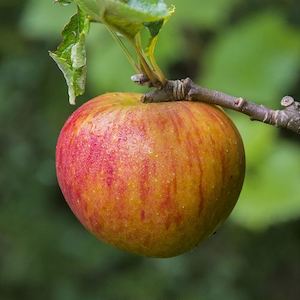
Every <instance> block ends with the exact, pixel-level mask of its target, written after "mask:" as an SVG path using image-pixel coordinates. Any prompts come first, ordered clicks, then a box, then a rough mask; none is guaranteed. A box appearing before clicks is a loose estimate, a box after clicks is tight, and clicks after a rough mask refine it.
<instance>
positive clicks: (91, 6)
mask: <svg viewBox="0 0 300 300" xmlns="http://www.w3.org/2000/svg"><path fill="white" fill-rule="evenodd" d="M75 2H76V4H77V5H78V6H79V7H80V8H81V9H82V10H83V11H84V12H86V13H87V14H88V15H90V17H91V18H92V19H94V20H95V21H98V22H102V23H105V24H106V25H108V26H110V27H112V28H114V29H115V30H116V31H118V32H119V33H121V34H123V35H125V36H127V37H129V38H131V39H133V38H134V37H135V36H136V35H137V33H139V32H140V31H141V30H142V28H144V26H145V24H147V27H148V28H149V26H150V27H151V23H153V24H155V25H153V26H157V24H158V23H159V22H164V20H166V19H167V18H169V17H170V15H171V14H172V13H173V12H174V9H173V8H171V9H168V7H167V5H166V4H165V3H164V1H163V0H149V1H146V0H127V1H126V0H123V1H117V0H115V1H113V0H75ZM160 28H161V26H160ZM160 28H159V29H160ZM158 31H159V30H158ZM157 33H158V32H157Z"/></svg>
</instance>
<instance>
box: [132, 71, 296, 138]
mask: <svg viewBox="0 0 300 300" xmlns="http://www.w3.org/2000/svg"><path fill="white" fill-rule="evenodd" d="M132 80H133V81H134V82H135V83H137V84H141V85H144V84H148V81H147V78H145V77H144V76H143V75H140V74H138V75H134V76H132ZM143 101H144V102H145V103H151V102H166V101H168V102H169V101H198V102H204V103H208V104H214V105H219V106H222V107H224V108H228V109H232V110H235V111H237V112H240V113H243V114H245V115H248V116H249V117H250V119H251V120H253V121H260V122H263V123H266V124H269V125H273V126H276V127H282V128H286V129H289V130H291V131H293V132H296V133H297V134H299V135H300V102H297V101H295V100H294V99H293V98H292V97H290V96H286V97H284V98H283V99H282V100H281V106H282V107H283V108H282V109H281V110H273V109H270V108H267V107H265V106H263V105H258V104H256V103H253V102H250V101H248V100H246V99H244V98H240V97H234V96H230V95H227V94H224V93H221V92H218V91H213V90H209V89H206V88H203V87H201V86H198V85H196V84H195V83H194V82H193V81H192V80H191V79H189V78H186V79H183V80H168V81H167V83H166V84H165V85H164V86H162V87H160V88H158V89H155V90H154V91H152V92H150V93H147V94H145V95H144V97H143Z"/></svg>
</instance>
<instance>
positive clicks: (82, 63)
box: [50, 10, 90, 104]
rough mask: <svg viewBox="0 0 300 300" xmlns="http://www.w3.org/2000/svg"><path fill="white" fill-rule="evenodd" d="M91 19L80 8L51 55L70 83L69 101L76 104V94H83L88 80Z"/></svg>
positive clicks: (68, 83)
mask: <svg viewBox="0 0 300 300" xmlns="http://www.w3.org/2000/svg"><path fill="white" fill-rule="evenodd" d="M89 26H90V20H89V18H88V17H87V15H86V14H85V13H83V12H82V11H81V10H78V13H77V14H76V15H74V16H73V17H72V18H71V20H70V22H69V24H68V25H67V26H66V27H65V28H64V30H63V33H62V36H63V41H62V43H61V44H60V45H59V47H58V48H57V50H56V51H55V52H50V56H51V57H52V58H53V59H54V61H55V62H56V63H57V65H58V67H59V68H60V70H61V71H62V72H63V74H64V77H65V79H66V82H67V85H68V93H69V102H70V104H75V99H76V96H79V95H82V94H83V93H84V90H85V81H86V50H85V39H86V35H87V33H88V31H89Z"/></svg>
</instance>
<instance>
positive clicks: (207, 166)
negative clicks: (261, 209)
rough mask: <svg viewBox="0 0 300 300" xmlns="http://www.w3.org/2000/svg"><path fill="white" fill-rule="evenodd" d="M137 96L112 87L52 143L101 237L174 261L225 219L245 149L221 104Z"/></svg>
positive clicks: (65, 184)
mask: <svg viewBox="0 0 300 300" xmlns="http://www.w3.org/2000/svg"><path fill="white" fill-rule="evenodd" d="M141 97H142V95H141V94H134V93H109V94H104V95H102V96H99V97H97V98H95V99H93V100H90V101H88V102H87V103H85V104H84V105H82V106H81V107H80V108H79V109H77V110H76V111H75V112H74V113H73V114H72V115H71V117H70V118H69V119H68V121H67V122H66V123H65V125H64V127H63V129H62V131H61V133H60V136H59V139H58V142H57V148H56V170H57V178H58V182H59V185H60V188H61V190H62V192H63V195H64V197H65V199H66V201H67V203H68V205H69V206H70V208H71V209H72V211H73V213H74V214H75V215H76V217H77V218H78V219H79V220H80V222H81V223H82V224H83V225H84V226H85V227H86V228H87V229H88V230H89V231H90V232H91V233H92V234H94V235H95V236H97V237H98V238H99V239H101V240H103V241H105V242H107V243H109V244H112V245H114V246H116V247H118V248H120V249H123V250H126V251H129V252H132V253H135V254H139V255H144V256H149V257H172V256H176V255H179V254H181V253H184V252H186V251H188V250H190V249H192V248H194V247H195V246H197V245H198V244H199V242H201V241H202V240H204V239H205V238H206V237H208V236H209V235H211V234H212V233H213V232H214V231H215V230H216V228H217V227H218V226H219V225H220V224H221V223H222V222H223V221H224V220H225V219H226V218H227V217H228V216H229V214H230V212H231V211H232V209H233V207H234V206H235V204H236V202H237V200H238V197H239V194H240V191H241V188H242V185H243V180H244V174H245V158H244V147H243V143H242V140H241V137H240V135H239V133H238V131H237V129H236V127H235V126H234V124H233V123H232V121H231V120H230V119H229V117H228V116H227V115H226V114H225V113H224V112H223V111H222V110H221V109H220V108H218V107H215V106H210V105H207V104H204V103H194V102H187V101H182V102H172V103H171V102H170V103H168V102H164V103H157V104H156V103H151V104H144V103H142V102H141Z"/></svg>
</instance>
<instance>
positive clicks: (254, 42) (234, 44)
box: [0, 0, 300, 300]
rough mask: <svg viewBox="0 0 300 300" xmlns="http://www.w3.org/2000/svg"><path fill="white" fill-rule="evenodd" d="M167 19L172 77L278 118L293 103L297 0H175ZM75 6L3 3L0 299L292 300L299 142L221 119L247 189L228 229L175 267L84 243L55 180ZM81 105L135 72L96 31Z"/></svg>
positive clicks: (163, 49) (299, 270)
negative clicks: (235, 141)
mask: <svg viewBox="0 0 300 300" xmlns="http://www.w3.org/2000/svg"><path fill="white" fill-rule="evenodd" d="M167 2H169V3H174V4H176V6H177V12H176V14H175V16H174V17H173V18H172V19H171V20H170V21H169V23H168V24H167V26H166V27H165V29H164V31H163V33H162V34H161V39H160V42H159V46H158V48H159V49H158V51H157V54H158V60H159V62H160V64H161V66H162V68H163V69H164V70H165V71H166V73H167V74H168V76H169V78H173V79H174V78H184V77H186V76H190V77H192V78H193V79H194V80H195V81H196V82H198V83H199V84H202V85H204V86H207V87H210V88H214V89H219V90H222V91H224V92H228V93H230V94H233V95H237V96H244V97H249V98H250V99H252V100H256V101H257V102H260V103H262V104H265V105H269V106H272V107H274V108H277V107H279V103H280V99H281V97H282V96H284V95H291V96H294V97H295V98H296V99H298V100H299V99H300V2H299V1H298V0H290V1H289V0H269V1H268V0H265V1H262V0H211V1H206V0H185V1H182V0H170V1H167ZM74 11H75V8H74V7H72V6H68V7H62V6H59V5H54V4H53V3H52V1H50V0H43V1H41V0H27V1H24V0H23V1H18V0H1V1H0V22H1V24H0V25H1V26H0V104H1V105H0V125H1V126H0V162H1V164H0V166H1V172H0V194H1V198H0V299H1V300H10V299H24V300H27V299H31V300H35V299H45V300H47V299H57V300H69V299H70V300H77V299H78V300H82V299H85V300H94V299H104V300H106V299H117V300H118V299H122V300H123V299H124V300H127V299H128V300H131V299H133V300H135V299H143V300H147V299H149V300H150V299H151V300H153V299H154V300H155V299H185V300H194V299H195V300H198V299H199V300H219V299H222V300H226V299H228V300H252V299H271V300H281V299H282V300H294V299H295V300H296V299H297V300H298V299H300V285H299V282H300V143H299V142H300V138H299V136H296V135H294V134H291V133H288V132H286V131H283V130H279V129H274V128H272V127H269V126H267V125H262V124H258V123H254V122H251V121H249V119H248V118H246V117H244V116H242V115H239V114H237V113H230V114H231V116H232V117H233V118H234V120H235V122H236V124H237V126H238V128H239V129H240V131H241V134H242V136H243V139H244V142H245V147H246V152H247V164H248V165H247V166H248V168H247V176H246V181H245V185H244V189H243V192H242V195H241V198H240V201H239V203H238V205H237V206H236V208H235V210H234V213H233V214H232V216H231V218H230V220H229V221H227V222H226V224H224V226H223V227H222V228H221V229H220V230H219V231H218V232H217V234H216V235H214V236H213V237H211V238H210V239H209V240H208V241H206V242H204V243H203V244H202V245H201V246H200V247H199V248H197V249H195V250H194V251H192V252H190V253H187V254H184V255H181V256H179V257H177V258H173V259H146V258H142V257H137V256H134V255H131V254H127V253H124V252H121V251H119V250H117V249H114V248H112V247H110V246H108V245H105V244H103V243H102V242H99V241H97V240H96V239H95V238H94V237H93V236H91V235H90V234H88V233H87V232H86V231H85V230H84V229H83V227H82V226H81V225H80V224H79V223H78V222H77V220H76V219H75V217H74V216H73V215H72V213H71V211H70V210H69V208H68V207H67V205H66V203H65V202H64V199H63V197H62V195H61V193H60V190H59V188H58V186H57V182H56V177H55V162H54V153H55V143H56V139H57V136H58V134H59V130H60V128H61V127H62V125H63V123H64V122H65V120H66V119H67V117H68V116H69V115H70V114H71V113H72V111H74V110H75V109H76V107H72V106H70V105H69V104H68V97H67V89H66V86H65V82H64V79H63V76H62V75H61V73H60V72H59V70H58V69H57V67H56V65H55V64H54V62H52V61H51V59H50V58H49V57H48V52H47V51H48V50H50V49H51V50H53V49H55V48H56V46H57V44H58V43H59V41H60V32H61V29H62V28H63V25H64V24H65V23H66V22H67V21H68V19H69V17H70V16H71V15H72V14H73V13H74ZM88 44H89V45H88V51H89V53H88V66H89V72H88V90H87V92H86V94H85V95H84V96H83V97H81V98H80V99H79V101H78V102H79V104H81V103H83V102H84V101H85V100H87V99H89V98H91V97H93V96H95V95H98V94H101V93H103V92H106V91H131V90H132V91H133V90H136V88H137V87H135V86H134V85H133V84H132V83H131V82H130V75H132V73H133V72H132V70H131V67H130V66H129V64H128V63H127V61H126V58H125V57H124V56H123V54H122V53H121V51H120V49H119V47H118V46H117V45H116V44H115V43H114V42H113V40H112V39H111V37H110V36H109V34H108V33H107V32H106V31H105V30H104V28H102V27H101V25H94V26H92V30H91V35H90V36H89V39H88Z"/></svg>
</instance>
